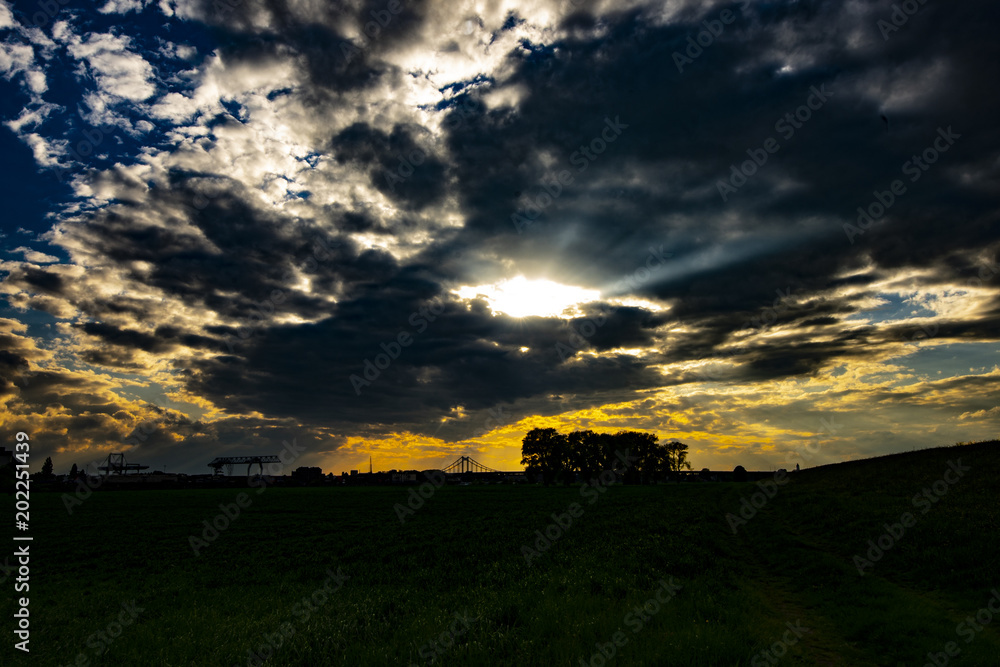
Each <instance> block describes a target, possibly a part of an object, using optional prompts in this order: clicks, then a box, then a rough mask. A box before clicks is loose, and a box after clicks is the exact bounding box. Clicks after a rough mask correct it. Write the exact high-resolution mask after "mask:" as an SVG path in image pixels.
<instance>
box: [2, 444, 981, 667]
mask: <svg viewBox="0 0 1000 667" xmlns="http://www.w3.org/2000/svg"><path fill="white" fill-rule="evenodd" d="M959 459H961V467H959V466H958V465H957V463H956V462H958V460H959ZM949 462H952V463H953V464H955V465H951V464H949ZM964 467H967V468H968V470H967V471H964V470H963V472H962V474H961V476H959V474H958V472H954V471H955V470H962V469H963V468H964ZM949 470H952V471H953V472H951V473H950V474H946V472H947V471H949ZM998 475H1000V443H996V442H994V443H980V444H976V445H968V446H961V447H949V448H942V449H936V450H927V451H922V452H915V453H911V454H902V455H897V456H892V457H884V458H880V459H873V460H869V461H864V462H857V463H850V464H843V465H839V466H828V467H825V468H818V469H813V470H804V471H802V472H800V473H797V474H793V475H792V476H791V481H789V482H788V483H787V484H784V485H781V486H776V487H775V488H776V489H777V492H776V493H775V494H774V497H773V498H771V499H769V500H768V501H767V503H766V504H765V505H764V506H763V509H761V510H760V511H759V512H757V514H756V516H753V517H752V518H750V519H749V520H748V521H747V522H746V524H745V525H739V526H737V532H736V534H734V532H733V530H732V529H731V523H732V521H731V520H727V517H726V515H727V513H732V514H737V513H738V512H739V511H740V507H741V498H745V499H747V501H748V502H749V501H750V500H751V496H752V495H753V494H754V493H757V492H761V493H763V492H762V491H761V489H760V487H758V486H757V485H756V484H753V483H746V484H684V485H666V486H665V485H660V486H651V487H627V486H621V485H612V486H610V487H609V488H607V489H606V490H605V491H604V492H602V493H597V492H596V491H594V492H592V493H593V495H586V496H583V495H581V492H580V488H579V486H573V487H568V488H539V487H530V488H514V487H501V486H490V487H476V486H469V487H459V488H442V489H440V490H438V491H436V492H435V493H434V494H433V496H431V497H430V498H429V499H428V500H427V501H426V502H425V503H424V505H423V507H421V508H420V509H418V510H417V511H416V512H415V513H414V514H413V515H412V516H409V517H408V518H407V520H406V522H405V524H401V522H400V520H399V519H398V518H397V515H396V512H395V511H394V509H393V506H394V505H395V504H396V503H402V504H405V503H406V502H407V499H408V491H409V490H408V489H400V488H319V489H266V490H265V491H264V492H263V493H261V494H257V492H256V491H257V490H256V489H247V491H248V497H249V499H250V500H251V504H250V506H249V507H247V508H246V509H243V510H242V511H241V514H240V516H239V517H238V518H236V519H234V520H233V521H232V522H231V524H230V525H229V527H228V528H227V529H225V530H223V531H222V532H221V533H219V535H218V537H217V538H216V539H215V540H214V541H211V542H210V543H208V545H207V546H204V545H203V546H202V548H201V552H200V555H198V556H195V555H194V551H193V549H192V547H191V545H190V543H189V536H191V535H198V536H200V535H201V534H202V532H203V530H204V524H203V523H202V521H203V520H206V519H207V520H212V519H213V517H215V516H216V515H218V514H219V513H220V509H219V506H220V504H222V505H230V504H233V503H235V502H236V500H237V499H236V492H234V491H227V490H212V491H194V492H184V491H179V492H169V491H149V492H104V493H101V492H98V493H95V494H94V495H93V496H92V497H91V498H90V499H88V500H87V501H86V502H84V503H83V505H81V506H79V507H77V508H75V510H74V512H73V514H72V516H70V515H69V514H68V513H67V511H66V509H65V508H64V506H63V502H62V500H61V499H60V495H59V494H34V495H33V496H32V511H31V517H32V520H33V521H32V530H31V534H33V535H34V542H33V543H32V546H31V553H32V555H31V591H30V598H31V614H32V615H31V627H32V635H31V644H30V646H31V655H30V657H23V656H22V655H15V654H16V653H17V652H15V651H14V650H13V649H12V646H11V644H12V643H13V641H14V640H13V639H12V635H11V634H10V630H9V629H10V628H11V626H12V621H11V617H12V613H13V605H12V603H11V597H12V589H13V575H12V576H10V577H8V578H7V579H6V581H5V582H4V584H3V587H4V595H3V596H2V600H3V605H4V607H3V616H4V618H5V619H7V620H6V621H4V623H5V627H4V636H5V637H7V638H8V639H7V641H6V645H5V646H4V647H3V650H2V653H0V663H2V664H16V665H20V664H33V665H70V664H78V665H87V664H91V665H177V666H180V665H185V666H186V665H227V666H231V665H237V664H238V665H247V664H250V665H256V664H259V659H258V658H257V657H255V656H254V653H257V654H261V653H263V654H264V655H268V654H270V655H271V657H270V659H269V660H268V662H267V664H272V665H328V664H329V665H341V664H343V665H390V664H398V665H399V664H401V665H408V664H411V663H413V664H421V665H422V664H431V662H432V660H433V664H445V665H455V664H458V665H467V664H468V665H488V664H496V665H581V664H585V665H594V666H595V667H596V666H599V665H603V664H608V665H610V664H620V665H772V664H779V663H780V664H786V665H793V664H822V665H867V664H877V665H915V666H921V665H924V664H935V662H933V661H932V659H933V660H934V661H936V662H937V664H938V665H944V664H959V665H994V664H997V660H998V656H1000V632H998V630H1000V594H997V593H995V589H1000V510H998V508H1000V496H998V491H1000V482H998ZM935 483H936V487H935ZM925 488H926V489H927V490H928V495H926V496H923V495H922V496H920V498H918V499H914V496H916V495H918V494H921V493H922V491H923V490H924V489H925ZM771 490H772V491H773V490H774V489H771ZM942 491H943V493H939V492H942ZM764 497H765V496H764V495H760V496H757V498H756V499H755V500H756V501H757V502H758V504H760V501H761V500H762V499H763V498H764ZM591 498H594V499H595V501H594V502H593V503H592V504H591ZM572 503H579V506H580V509H582V514H581V515H579V516H577V517H576V518H572V517H570V518H572V524H571V525H570V526H569V527H568V528H566V529H559V530H558V531H557V530H556V529H554V528H551V529H549V530H550V532H551V533H552V534H554V535H555V534H556V533H557V532H559V533H561V535H559V536H558V537H557V538H556V539H555V540H554V541H553V542H552V544H551V546H550V547H549V548H547V550H545V551H540V550H539V551H538V555H537V557H535V558H534V559H533V561H532V563H531V564H530V565H529V564H528V563H527V562H526V558H525V556H524V554H523V553H522V546H524V545H528V546H531V547H532V548H535V542H536V540H538V535H537V534H536V532H535V531H539V530H540V531H542V532H543V533H544V532H545V531H546V529H547V527H548V526H549V525H550V524H552V523H553V518H552V514H553V513H555V514H556V515H562V514H568V513H569V512H570V508H571V505H572ZM5 507H6V508H7V512H8V516H9V517H11V518H12V517H13V507H12V501H11V500H10V499H8V500H6V501H5ZM573 509H574V510H575V509H576V508H573ZM925 510H926V513H925ZM745 511H746V514H745V516H749V515H750V513H749V511H747V510H745ZM575 513H576V514H580V513H579V512H575ZM906 513H909V515H910V516H909V517H907V516H906ZM910 518H912V520H910ZM563 521H565V518H564V519H563ZM222 523H224V522H222V521H220V525H221V524H222ZM904 523H905V524H909V525H908V526H904ZM886 524H888V525H889V529H891V530H892V531H893V532H894V533H895V536H893V535H890V534H889V533H887V530H888V529H887V527H886ZM894 524H899V526H898V527H897V526H894ZM901 530H902V532H900V531H901ZM880 536H881V542H882V546H883V547H888V548H887V549H886V550H885V551H884V555H883V554H881V553H880V552H879V551H876V550H873V549H872V547H871V545H870V544H869V540H873V542H874V543H875V544H876V545H877V543H878V541H879V539H880ZM541 546H544V545H541ZM869 550H871V551H872V552H871V554H869V553H868V552H869ZM5 553H10V550H7V549H5ZM855 555H857V556H860V557H861V558H864V559H866V560H868V561H869V563H868V564H867V565H866V564H864V563H856V562H855V560H854V556H855ZM876 557H878V559H877V560H875V558H876ZM859 565H860V567H861V568H862V569H863V571H864V575H863V576H862V575H860V574H859V569H858V568H859ZM331 572H332V573H333V574H337V573H340V576H339V577H338V578H339V580H340V582H341V583H338V582H337V581H336V580H333V579H332V578H331V576H330V574H329V573H331ZM663 582H665V583H666V586H664V583H663ZM994 596H996V597H994ZM303 598H306V599H307V600H308V599H310V598H311V601H309V602H308V604H305V603H304V601H303ZM989 604H992V605H993V608H994V609H995V610H997V612H998V613H995V614H994V613H993V612H990V611H988V605H989ZM644 605H645V610H644V609H643V606H644ZM984 609H986V610H987V611H980V610H984ZM977 613H978V614H979V618H978V620H977V619H976V616H977ZM970 617H971V619H970ZM994 619H995V620H994ZM987 620H994V622H993V623H984V621H987ZM602 649H603V650H604V651H605V652H606V653H607V654H609V655H611V654H612V653H613V655H611V657H609V658H605V657H604V656H602V655H601V650H602ZM948 651H950V652H951V653H952V654H953V655H952V656H949V655H948ZM928 654H930V656H929V655H928Z"/></svg>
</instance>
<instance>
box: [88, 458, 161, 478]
mask: <svg viewBox="0 0 1000 667" xmlns="http://www.w3.org/2000/svg"><path fill="white" fill-rule="evenodd" d="M147 468H149V466H144V465H140V464H138V463H129V462H128V461H126V460H125V452H120V453H117V454H115V453H112V454H108V458H107V461H105V463H104V465H102V466H97V469H98V470H103V471H104V474H105V475H106V476H107V475H112V474H114V475H125V474H127V473H129V472H135V473H138V472H139V471H140V470H146V469H147Z"/></svg>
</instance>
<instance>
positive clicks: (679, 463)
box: [521, 428, 691, 484]
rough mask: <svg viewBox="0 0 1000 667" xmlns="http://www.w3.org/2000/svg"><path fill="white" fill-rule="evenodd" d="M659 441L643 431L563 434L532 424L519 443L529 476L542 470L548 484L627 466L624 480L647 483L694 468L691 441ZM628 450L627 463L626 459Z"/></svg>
mask: <svg viewBox="0 0 1000 667" xmlns="http://www.w3.org/2000/svg"><path fill="white" fill-rule="evenodd" d="M658 440H659V438H658V437H657V436H655V435H654V434H652V433H644V432H642V431H619V432H618V433H614V434H611V433H595V432H594V431H590V430H587V431H573V432H572V433H570V434H569V435H565V434H563V433H560V432H559V431H557V430H556V429H554V428H534V429H531V430H530V431H528V434H527V435H526V436H524V440H523V441H522V443H521V464H522V465H523V466H525V472H526V473H527V474H529V475H533V474H539V473H540V474H541V475H542V481H543V482H544V483H545V484H553V483H562V484H565V483H569V482H573V481H574V480H576V479H581V480H591V479H594V478H595V477H597V476H598V475H599V474H600V473H601V472H602V471H604V470H618V471H621V470H622V469H623V468H624V471H623V476H624V478H625V479H624V481H625V483H627V484H648V483H651V482H656V481H660V480H665V479H669V478H670V476H671V474H672V473H678V472H680V471H681V470H683V469H687V470H690V469H691V464H690V463H688V460H687V456H688V446H687V445H685V444H684V443H682V442H677V441H676V440H672V441H670V442H658ZM626 452H627V455H628V461H629V464H628V465H627V466H626V465H625V464H623V463H622V460H623V459H622V457H624V456H625V455H626Z"/></svg>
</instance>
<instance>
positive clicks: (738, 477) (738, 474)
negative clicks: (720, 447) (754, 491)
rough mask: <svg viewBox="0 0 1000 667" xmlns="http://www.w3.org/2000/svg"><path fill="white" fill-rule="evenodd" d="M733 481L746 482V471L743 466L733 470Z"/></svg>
mask: <svg viewBox="0 0 1000 667" xmlns="http://www.w3.org/2000/svg"><path fill="white" fill-rule="evenodd" d="M733 481H734V482H745V481H747V469H746V468H744V467H743V466H736V467H735V468H733Z"/></svg>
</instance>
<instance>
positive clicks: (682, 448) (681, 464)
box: [664, 440, 691, 472]
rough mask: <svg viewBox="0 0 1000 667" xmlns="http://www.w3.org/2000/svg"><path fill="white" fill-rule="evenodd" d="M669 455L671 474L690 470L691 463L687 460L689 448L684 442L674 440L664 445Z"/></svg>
mask: <svg viewBox="0 0 1000 667" xmlns="http://www.w3.org/2000/svg"><path fill="white" fill-rule="evenodd" d="M664 446H665V447H666V449H667V452H668V453H669V470H670V472H680V471H681V470H684V469H685V468H686V469H688V470H690V469H691V463H690V462H689V461H688V460H687V457H688V446H687V445H685V444H684V443H683V442H678V441H676V440H673V441H671V442H668V443H667V444H666V445H664Z"/></svg>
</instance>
